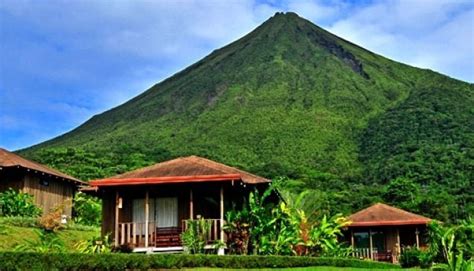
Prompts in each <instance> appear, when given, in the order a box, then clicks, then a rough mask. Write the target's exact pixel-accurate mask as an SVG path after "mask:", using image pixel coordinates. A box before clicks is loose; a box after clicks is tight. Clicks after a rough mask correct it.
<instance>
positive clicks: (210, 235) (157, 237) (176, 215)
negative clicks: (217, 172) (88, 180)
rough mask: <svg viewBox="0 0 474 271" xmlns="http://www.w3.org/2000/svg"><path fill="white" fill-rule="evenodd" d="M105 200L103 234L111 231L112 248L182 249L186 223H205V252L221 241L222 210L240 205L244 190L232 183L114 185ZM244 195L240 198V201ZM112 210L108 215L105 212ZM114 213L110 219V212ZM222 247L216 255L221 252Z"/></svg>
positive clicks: (245, 193) (222, 234)
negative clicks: (199, 220) (199, 221)
mask: <svg viewBox="0 0 474 271" xmlns="http://www.w3.org/2000/svg"><path fill="white" fill-rule="evenodd" d="M113 190H114V191H110V192H113V193H107V194H114V195H115V197H114V199H111V198H110V197H109V199H106V198H104V199H103V200H104V201H103V204H104V209H108V211H107V210H104V212H103V215H104V217H103V220H104V223H103V233H104V234H106V233H110V232H112V233H113V234H112V236H113V239H114V245H115V246H116V247H121V246H126V247H128V248H130V249H133V251H136V252H171V251H182V250H183V246H182V243H181V233H183V232H184V231H185V230H186V229H187V227H188V223H189V221H192V220H195V219H200V218H202V219H204V220H206V221H207V222H208V223H209V224H210V228H209V230H208V232H207V239H208V244H207V245H208V248H213V245H214V244H215V243H216V242H222V243H224V242H225V234H224V230H223V225H224V224H225V220H224V212H225V209H226V207H225V206H227V208H230V205H231V204H236V203H237V204H239V202H240V203H241V202H242V200H243V198H244V197H245V195H247V196H248V192H249V191H248V189H246V188H245V187H244V186H243V185H241V184H240V183H237V182H227V183H222V182H221V183H217V182H216V183H202V184H173V185H147V186H135V187H114V188H113ZM243 196H244V197H243ZM110 211H113V212H110ZM111 213H113V215H112V216H111V215H110V214H111ZM223 253H224V250H223V249H221V250H220V251H219V254H223Z"/></svg>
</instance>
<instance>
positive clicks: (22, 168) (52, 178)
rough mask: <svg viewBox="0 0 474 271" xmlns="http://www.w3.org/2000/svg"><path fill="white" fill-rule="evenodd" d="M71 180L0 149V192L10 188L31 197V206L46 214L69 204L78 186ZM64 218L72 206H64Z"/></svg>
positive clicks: (75, 180) (73, 179)
mask: <svg viewBox="0 0 474 271" xmlns="http://www.w3.org/2000/svg"><path fill="white" fill-rule="evenodd" d="M85 184H86V183H85V182H82V181H80V180H78V179H76V178H74V177H71V176H69V175H66V174H64V173H62V172H59V171H57V170H54V169H52V168H49V167H47V166H45V165H42V164H39V163H36V162H33V161H30V160H27V159H25V158H23V157H21V156H19V155H17V154H15V153H12V152H9V151H7V150H5V149H2V148H0V192H3V191H5V190H8V189H9V188H12V189H14V190H16V191H19V192H23V193H28V194H30V195H32V196H33V197H34V203H35V204H36V205H37V206H38V207H40V208H41V209H42V210H43V213H48V212H49V211H50V210H52V209H53V208H54V207H56V206H58V205H61V204H64V203H65V202H69V203H72V200H73V198H74V194H75V193H76V192H77V191H78V188H79V186H80V185H85ZM64 215H67V216H68V217H71V216H72V204H66V206H65V209H64Z"/></svg>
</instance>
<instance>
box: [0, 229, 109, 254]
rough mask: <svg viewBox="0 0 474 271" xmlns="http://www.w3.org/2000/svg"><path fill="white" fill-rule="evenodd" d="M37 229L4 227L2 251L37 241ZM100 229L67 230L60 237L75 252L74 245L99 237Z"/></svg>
mask: <svg viewBox="0 0 474 271" xmlns="http://www.w3.org/2000/svg"><path fill="white" fill-rule="evenodd" d="M35 230H37V228H32V227H18V226H11V225H2V230H1V231H0V251H5V250H12V249H14V248H15V246H17V245H19V244H22V243H24V242H25V240H35V239H37V236H36V232H35ZM99 233H100V232H99V229H98V228H97V229H96V230H88V231H85V230H70V229H65V230H61V231H60V232H59V237H60V238H61V240H63V242H64V244H65V246H66V248H67V250H68V251H73V249H74V244H76V243H77V242H78V241H80V240H87V239H90V238H91V237H93V236H97V235H99Z"/></svg>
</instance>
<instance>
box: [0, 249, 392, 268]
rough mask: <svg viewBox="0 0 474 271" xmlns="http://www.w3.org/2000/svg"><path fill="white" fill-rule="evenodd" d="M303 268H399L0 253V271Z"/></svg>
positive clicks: (309, 260)
mask: <svg viewBox="0 0 474 271" xmlns="http://www.w3.org/2000/svg"><path fill="white" fill-rule="evenodd" d="M305 266H335V267H358V268H365V269H371V268H377V269H396V268H399V267H398V266H396V265H393V264H388V263H381V262H371V261H361V260H356V259H339V258H315V257H284V256H217V255H187V254H122V253H109V254H79V253H25V252H23V253H20V252H0V269H2V270H126V269H128V270H152V269H175V268H184V267H188V268H192V267H221V268H245V269H250V268H265V267H266V268H288V267H305Z"/></svg>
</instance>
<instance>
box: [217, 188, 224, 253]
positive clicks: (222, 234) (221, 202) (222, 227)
mask: <svg viewBox="0 0 474 271" xmlns="http://www.w3.org/2000/svg"><path fill="white" fill-rule="evenodd" d="M220 222H221V223H220V224H221V232H220V233H221V234H220V235H221V236H220V240H221V242H222V243H224V186H223V185H221V191H220ZM224 253H225V252H224V248H219V251H218V254H219V255H224Z"/></svg>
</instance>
